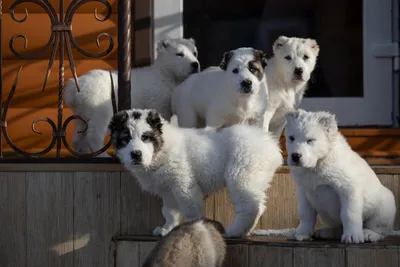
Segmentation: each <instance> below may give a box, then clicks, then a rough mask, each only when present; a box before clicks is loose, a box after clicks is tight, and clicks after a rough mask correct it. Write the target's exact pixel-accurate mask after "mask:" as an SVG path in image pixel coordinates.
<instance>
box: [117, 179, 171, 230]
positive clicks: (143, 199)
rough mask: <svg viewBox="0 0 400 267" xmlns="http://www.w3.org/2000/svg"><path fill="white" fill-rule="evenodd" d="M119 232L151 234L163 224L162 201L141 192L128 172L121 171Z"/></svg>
mask: <svg viewBox="0 0 400 267" xmlns="http://www.w3.org/2000/svg"><path fill="white" fill-rule="evenodd" d="M121 202H122V203H121V234H122V235H151V234H152V232H153V230H154V228H155V227H157V226H162V225H164V222H165V221H164V218H163V217H162V213H161V208H162V201H161V200H160V199H158V198H157V197H155V196H151V195H150V194H148V193H146V192H143V191H142V190H141V188H140V187H139V185H138V183H137V181H136V180H135V178H134V177H133V176H132V175H131V174H130V173H129V172H123V173H121Z"/></svg>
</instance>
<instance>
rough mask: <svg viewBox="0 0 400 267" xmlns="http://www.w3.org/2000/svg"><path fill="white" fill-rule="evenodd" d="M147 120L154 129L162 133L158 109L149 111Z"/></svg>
mask: <svg viewBox="0 0 400 267" xmlns="http://www.w3.org/2000/svg"><path fill="white" fill-rule="evenodd" d="M146 122H147V123H148V124H149V125H150V127H151V128H152V129H153V130H156V131H158V132H160V133H162V122H161V117H160V114H159V113H158V112H157V111H155V110H151V111H149V113H148V114H147V118H146Z"/></svg>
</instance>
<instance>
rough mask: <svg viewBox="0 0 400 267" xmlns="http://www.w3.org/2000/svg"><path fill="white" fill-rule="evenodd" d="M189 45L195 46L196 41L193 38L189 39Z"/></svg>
mask: <svg viewBox="0 0 400 267" xmlns="http://www.w3.org/2000/svg"><path fill="white" fill-rule="evenodd" d="M188 40H189V42H190V43H192V45H196V40H195V39H193V38H189V39H188Z"/></svg>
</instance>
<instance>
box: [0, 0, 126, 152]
mask: <svg viewBox="0 0 400 267" xmlns="http://www.w3.org/2000/svg"><path fill="white" fill-rule="evenodd" d="M88 2H98V3H100V4H101V5H104V6H105V7H106V14H105V16H104V18H100V17H99V16H98V14H97V9H94V18H95V19H96V20H98V21H99V22H103V21H106V20H108V19H109V18H110V16H111V13H112V7H111V5H110V4H109V3H108V2H107V0H72V1H71V2H70V4H69V5H68V6H67V7H66V8H65V4H64V0H59V3H60V7H59V10H58V12H57V10H56V9H55V8H54V6H53V5H52V4H51V1H50V0H16V1H14V2H13V3H12V4H11V6H10V16H11V18H12V19H13V20H14V21H15V22H18V23H24V22H25V21H26V19H27V18H28V16H29V14H28V10H27V9H26V8H25V15H24V17H23V18H17V17H16V15H15V8H16V7H17V6H19V5H21V4H23V3H33V4H36V5H38V6H40V7H41V8H43V10H44V11H45V12H46V14H47V15H48V16H49V18H50V22H51V36H50V38H49V41H48V42H47V44H46V45H45V46H44V47H43V48H42V49H41V50H40V51H38V52H36V53H26V54H25V53H21V52H18V51H17V50H16V49H15V46H14V42H15V40H16V39H18V38H21V39H23V41H24V47H25V48H26V47H27V42H28V40H27V37H26V36H25V35H24V34H15V35H14V36H13V37H12V38H11V39H10V40H9V48H10V50H11V52H12V53H13V54H14V55H15V56H17V57H18V58H20V59H36V58H38V57H39V56H42V55H43V54H44V53H46V52H47V51H50V58H49V62H48V67H47V71H46V74H45V77H44V83H43V86H42V92H43V91H44V90H45V87H46V84H47V80H48V78H49V76H50V72H51V69H52V66H53V63H54V60H55V58H56V55H57V51H58V56H59V68H58V102H57V121H56V122H54V121H53V120H52V119H50V118H48V117H43V118H38V119H36V120H34V121H33V122H32V131H33V132H34V133H36V134H40V132H39V131H37V130H36V128H35V125H36V124H37V123H38V122H46V123H48V124H49V125H50V126H51V128H52V132H53V134H52V135H53V136H52V140H51V142H50V145H49V146H48V147H47V148H45V149H43V150H41V151H39V152H34V153H32V152H28V151H25V150H23V149H21V148H19V147H17V146H16V145H15V144H14V143H13V142H12V141H11V140H10V138H9V135H8V133H7V112H8V109H9V107H10V103H11V101H12V98H13V95H14V93H15V91H16V90H17V87H18V78H19V75H20V73H21V71H23V66H22V65H21V66H20V67H19V70H18V72H17V74H16V76H15V80H14V83H13V85H12V88H11V91H10V93H9V95H8V97H7V99H6V101H5V103H4V107H3V106H2V102H3V99H2V92H3V91H2V90H3V87H2V86H3V82H1V83H0V118H1V119H0V127H1V132H0V135H1V134H3V136H4V139H5V140H6V142H7V143H8V145H9V146H10V147H11V148H12V149H13V150H14V151H15V152H17V153H18V154H19V155H21V156H23V157H25V158H26V157H28V158H37V157H40V156H42V155H45V154H46V153H48V152H49V151H51V150H52V149H53V148H54V147H56V157H57V158H59V157H60V151H61V146H62V145H64V146H65V148H66V149H67V150H68V151H69V152H71V153H72V154H73V155H75V156H77V157H94V156H96V155H99V154H100V153H102V152H104V151H105V150H107V149H108V148H109V147H110V145H111V143H110V142H108V144H107V145H106V146H105V147H103V148H102V149H100V150H99V151H95V152H92V153H90V154H82V153H79V152H77V151H75V150H73V148H71V146H70V145H69V144H68V142H67V139H66V129H67V126H68V124H69V123H70V122H71V121H73V120H81V121H83V122H84V123H85V125H86V129H85V130H84V131H86V130H87V122H86V121H85V120H84V119H83V118H81V117H80V116H77V115H72V116H70V117H68V118H66V119H65V120H63V91H64V71H65V70H64V67H65V62H64V53H65V52H66V53H67V58H68V62H69V67H70V70H71V72H72V75H73V78H74V80H75V83H76V85H77V90H78V91H79V83H78V79H77V74H76V67H75V63H74V59H73V54H72V47H73V48H75V49H76V50H77V51H79V52H80V53H81V54H83V55H85V56H87V57H90V58H100V57H104V56H106V55H108V54H109V53H110V52H111V51H112V49H113V47H114V40H113V38H112V36H111V35H110V34H108V33H101V34H99V35H98V36H97V39H96V43H97V46H98V47H100V41H99V39H100V38H102V37H103V38H107V39H108V43H109V46H108V47H107V49H105V50H104V51H103V52H100V53H90V52H88V51H85V50H84V49H83V48H81V47H80V46H79V44H78V43H77V41H76V40H75V38H74V35H73V34H72V26H73V25H72V19H73V17H74V14H75V13H76V12H77V10H78V9H79V8H80V7H81V6H82V5H84V4H86V3H88ZM132 2H133V1H132V0H118V88H119V90H118V109H119V110H123V109H128V108H130V99H131V97H130V88H131V85H130V84H131V74H130V73H131V3H132ZM2 15H3V14H2V0H0V30H1V29H2V26H3V25H2ZM0 32H1V31H0ZM1 38H2V37H1V35H0V41H1V42H3V40H1ZM0 55H1V57H0V77H3V76H2V72H1V71H2V67H3V66H2V51H1V46H0ZM110 76H111V74H110ZM111 85H112V86H113V81H112V77H111ZM112 93H114V91H113V90H112ZM112 100H113V107H114V112H116V110H115V107H116V103H115V95H112ZM0 137H1V136H0ZM0 156H1V157H2V143H1V138H0Z"/></svg>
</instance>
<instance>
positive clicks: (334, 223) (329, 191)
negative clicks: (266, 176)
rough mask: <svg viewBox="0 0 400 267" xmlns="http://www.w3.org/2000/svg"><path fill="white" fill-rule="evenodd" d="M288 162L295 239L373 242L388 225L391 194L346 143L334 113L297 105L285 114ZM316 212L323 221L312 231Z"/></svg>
mask: <svg viewBox="0 0 400 267" xmlns="http://www.w3.org/2000/svg"><path fill="white" fill-rule="evenodd" d="M286 119H287V126H286V130H285V136H286V149H287V151H288V164H289V165H290V170H291V173H292V176H293V178H294V180H295V182H296V186H297V199H298V211H299V216H300V225H299V226H298V227H297V229H296V231H295V233H294V236H292V237H294V238H295V239H296V240H299V241H301V240H309V239H311V237H312V236H314V237H315V238H319V239H341V241H342V242H343V243H364V242H375V241H379V240H381V239H383V238H385V237H386V236H387V235H388V234H389V233H390V232H391V230H392V228H393V223H394V218H395V214H396V204H395V199H394V196H393V193H392V192H391V191H390V190H389V189H388V188H386V187H385V186H383V185H382V183H381V182H380V181H379V179H378V177H377V176H376V174H375V173H374V171H373V170H372V169H371V167H370V166H369V165H368V164H367V162H366V161H365V160H364V159H362V158H361V157H360V156H359V155H358V154H357V153H356V152H354V151H353V150H352V149H351V147H350V146H349V145H348V143H347V142H346V140H345V138H344V137H343V135H342V134H341V133H340V132H339V130H338V125H337V122H336V119H335V116H334V115H333V114H330V113H328V112H323V111H319V112H307V111H304V110H301V109H300V110H298V111H294V112H290V113H288V114H287V115H286ZM317 214H318V215H319V216H320V218H321V219H322V221H323V222H324V223H325V224H327V225H328V227H326V228H322V229H319V230H317V231H316V232H314V226H315V223H316V217H317Z"/></svg>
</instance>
